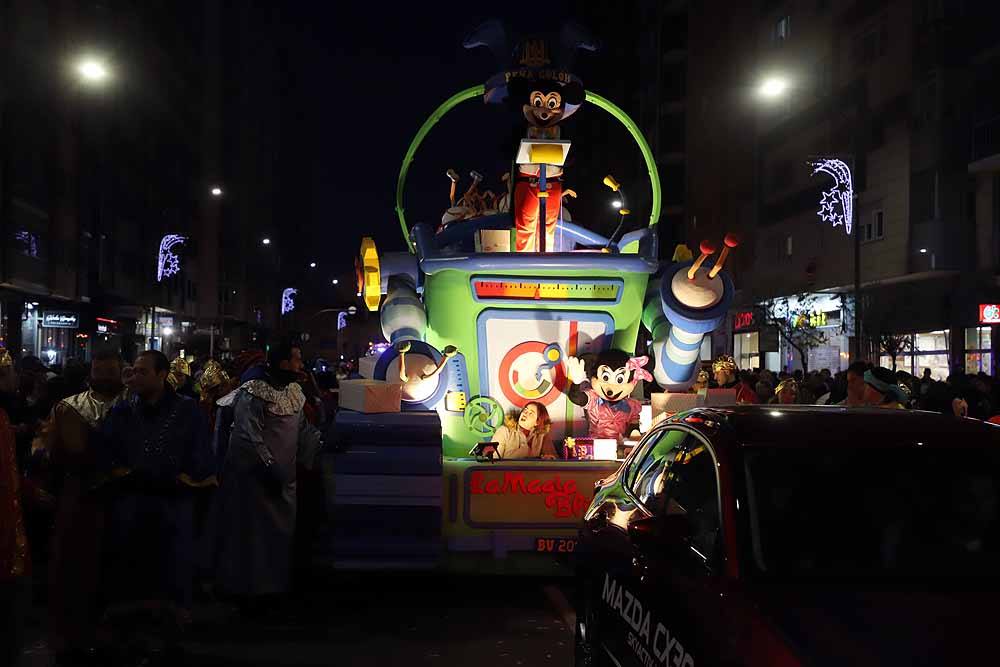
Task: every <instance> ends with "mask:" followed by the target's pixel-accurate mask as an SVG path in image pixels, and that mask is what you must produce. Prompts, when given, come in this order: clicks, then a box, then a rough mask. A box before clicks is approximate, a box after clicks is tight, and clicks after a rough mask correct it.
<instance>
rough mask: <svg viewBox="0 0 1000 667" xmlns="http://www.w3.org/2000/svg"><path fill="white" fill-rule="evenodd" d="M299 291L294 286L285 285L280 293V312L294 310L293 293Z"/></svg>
mask: <svg viewBox="0 0 1000 667" xmlns="http://www.w3.org/2000/svg"><path fill="white" fill-rule="evenodd" d="M298 293H299V291H298V290H297V289H295V288H294V287H286V288H285V290H284V291H283V292H282V293H281V314H282V315H287V314H288V313H290V312H292V311H293V310H295V295H296V294H298Z"/></svg>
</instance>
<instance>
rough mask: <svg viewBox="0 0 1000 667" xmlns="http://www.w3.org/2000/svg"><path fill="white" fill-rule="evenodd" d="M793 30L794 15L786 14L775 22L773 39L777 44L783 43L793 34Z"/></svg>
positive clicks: (772, 33)
mask: <svg viewBox="0 0 1000 667" xmlns="http://www.w3.org/2000/svg"><path fill="white" fill-rule="evenodd" d="M791 31H792V17H791V16H788V15H787V14H786V15H785V16H782V17H781V18H779V19H778V20H777V21H775V22H774V29H773V30H772V31H771V41H772V42H774V43H775V44H781V43H783V42H784V41H785V40H787V39H788V38H789V37H790V36H791Z"/></svg>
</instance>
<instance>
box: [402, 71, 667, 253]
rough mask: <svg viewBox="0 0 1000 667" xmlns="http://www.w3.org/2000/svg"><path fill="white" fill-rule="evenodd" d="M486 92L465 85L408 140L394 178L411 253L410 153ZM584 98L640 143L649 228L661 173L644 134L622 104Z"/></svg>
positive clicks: (655, 211)
mask: <svg viewBox="0 0 1000 667" xmlns="http://www.w3.org/2000/svg"><path fill="white" fill-rule="evenodd" d="M484 92H485V87H484V86H483V85H478V86H472V87H471V88H466V89H465V90H463V91H461V92H458V93H456V94H454V95H452V96H451V97H449V98H448V99H447V100H445V101H444V102H442V103H441V105H440V106H439V107H438V108H437V109H435V110H434V113H432V114H431V115H430V117H428V118H427V120H426V121H424V124H423V125H421V126H420V129H419V130H418V131H417V134H416V136H415V137H413V141H411V142H410V147H409V148H408V149H407V151H406V155H405V157H403V164H402V166H401V167H400V168H399V179H398V180H397V181H396V216H397V217H398V218H399V227H400V229H401V230H402V232H403V239H404V241H405V242H406V247H407V248H409V249H410V252H413V251H414V248H413V244H411V243H410V228H409V227H408V226H407V224H406V214H405V213H404V210H403V188H404V187H405V186H406V175H407V174H408V173H409V171H410V163H411V162H413V156H414V155H416V153H417V149H418V148H419V147H420V144H422V143H423V141H424V138H425V137H426V136H427V134H428V133H429V132H430V131H431V128H432V127H434V126H435V125H436V124H437V122H438V121H439V120H441V119H442V118H443V117H444V115H445V114H446V113H448V112H449V111H451V110H452V109H453V108H455V107H456V106H458V105H459V104H461V103H462V102H465V101H466V100H470V99H473V98H476V97H480V96H482V95H483V93H484ZM586 101H587V102H590V103H592V104H593V105H594V106H597V107H600V108H601V109H604V110H605V111H607V112H608V113H609V114H611V115H612V116H614V117H615V118H617V119H618V121H619V122H621V124H622V125H624V126H625V129H627V130H628V131H629V134H631V135H632V138H633V139H635V142H636V144H638V145H639V150H640V151H641V152H642V157H643V160H645V162H646V170H647V172H648V173H649V183H650V186H651V187H652V191H653V200H652V206H651V207H650V211H649V226H650V227H652V226H653V225H655V224H656V223H657V222H659V220H660V197H661V193H660V175H659V173H658V172H657V170H656V161H655V160H654V158H653V151H652V149H650V147H649V143H648V142H647V141H646V137H644V136H642V132H641V131H640V130H639V126H638V125H636V124H635V121H633V120H632V119H631V118H630V117H629V115H628V114H627V113H625V112H624V111H623V110H622V109H621V107H619V106H618V105H616V104H614V103H613V102H611V101H610V100H608V99H607V98H604V97H601V96H600V95H598V94H597V93H592V92H589V91H588V92H587V95H586Z"/></svg>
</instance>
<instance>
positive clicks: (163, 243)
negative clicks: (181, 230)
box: [156, 234, 187, 282]
mask: <svg viewBox="0 0 1000 667" xmlns="http://www.w3.org/2000/svg"><path fill="white" fill-rule="evenodd" d="M186 240H187V239H186V238H185V237H183V236H179V235H177V234H167V235H166V236H164V237H163V238H162V239H160V254H159V256H158V258H157V262H156V281H157V282H162V281H163V279H164V278H169V277H170V276H174V275H177V273H179V272H180V270H181V258H180V257H178V256H177V253H175V252H174V251H173V250H172V248H173V247H174V246H176V245H180V244H182V243H184V242H185V241H186Z"/></svg>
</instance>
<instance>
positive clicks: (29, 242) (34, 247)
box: [14, 229, 41, 259]
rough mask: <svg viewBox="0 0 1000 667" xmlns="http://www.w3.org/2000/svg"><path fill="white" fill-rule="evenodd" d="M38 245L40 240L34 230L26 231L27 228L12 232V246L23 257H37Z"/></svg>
mask: <svg viewBox="0 0 1000 667" xmlns="http://www.w3.org/2000/svg"><path fill="white" fill-rule="evenodd" d="M40 245H41V241H40V239H39V238H38V234H36V233H35V232H31V231H28V230H27V229H19V230H17V231H16V232H14V247H15V248H17V251H18V252H19V253H21V254H22V255H24V256H25V257H35V258H36V259H37V258H38V256H39V254H38V250H39V246H40Z"/></svg>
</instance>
